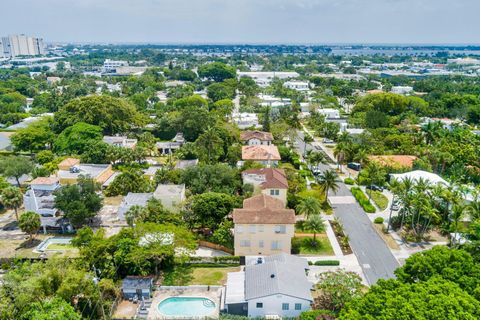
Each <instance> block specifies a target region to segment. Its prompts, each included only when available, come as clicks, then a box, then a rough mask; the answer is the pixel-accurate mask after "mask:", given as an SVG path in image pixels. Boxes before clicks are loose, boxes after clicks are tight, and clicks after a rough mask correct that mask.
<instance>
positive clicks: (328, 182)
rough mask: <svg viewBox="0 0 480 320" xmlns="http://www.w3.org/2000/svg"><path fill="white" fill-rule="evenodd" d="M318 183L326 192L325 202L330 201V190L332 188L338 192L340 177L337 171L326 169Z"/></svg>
mask: <svg viewBox="0 0 480 320" xmlns="http://www.w3.org/2000/svg"><path fill="white" fill-rule="evenodd" d="M318 183H319V184H320V186H321V187H322V190H323V191H324V192H325V202H326V201H328V192H329V191H330V190H332V191H333V192H337V190H338V188H339V183H340V179H339V178H338V175H337V173H336V172H335V171H334V170H331V169H329V170H325V171H324V172H323V173H322V174H321V175H320V176H319V177H318Z"/></svg>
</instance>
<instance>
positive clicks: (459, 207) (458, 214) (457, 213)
mask: <svg viewBox="0 0 480 320" xmlns="http://www.w3.org/2000/svg"><path fill="white" fill-rule="evenodd" d="M466 212H467V210H466V206H465V205H463V204H455V205H454V206H453V207H452V213H451V216H450V217H451V220H453V222H455V229H454V230H455V233H454V234H455V237H457V234H458V222H459V221H460V219H461V218H462V217H463V215H464V214H465V213H466Z"/></svg>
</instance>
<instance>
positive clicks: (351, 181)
mask: <svg viewBox="0 0 480 320" xmlns="http://www.w3.org/2000/svg"><path fill="white" fill-rule="evenodd" d="M343 182H344V183H345V184H349V185H354V184H355V180H353V179H352V178H345V180H343Z"/></svg>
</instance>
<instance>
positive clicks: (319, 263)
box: [308, 260, 340, 266]
mask: <svg viewBox="0 0 480 320" xmlns="http://www.w3.org/2000/svg"><path fill="white" fill-rule="evenodd" d="M308 265H310V266H311V265H315V266H339V265H340V261H338V260H318V261H315V262H312V261H308Z"/></svg>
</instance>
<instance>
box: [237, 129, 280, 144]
mask: <svg viewBox="0 0 480 320" xmlns="http://www.w3.org/2000/svg"><path fill="white" fill-rule="evenodd" d="M240 140H241V141H242V142H243V144H246V145H249V146H255V145H266V146H269V145H271V144H272V141H273V135H272V134H271V133H270V132H263V131H242V132H241V133H240Z"/></svg>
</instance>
